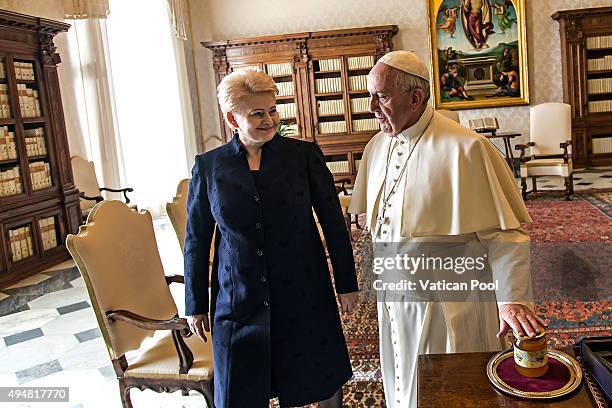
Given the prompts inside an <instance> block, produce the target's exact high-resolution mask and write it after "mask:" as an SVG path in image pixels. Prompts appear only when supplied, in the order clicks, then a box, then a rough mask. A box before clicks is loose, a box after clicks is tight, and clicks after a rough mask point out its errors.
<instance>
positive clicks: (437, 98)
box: [428, 0, 529, 109]
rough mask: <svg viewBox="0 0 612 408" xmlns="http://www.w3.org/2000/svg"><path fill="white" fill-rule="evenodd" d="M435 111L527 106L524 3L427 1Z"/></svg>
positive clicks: (518, 0)
mask: <svg viewBox="0 0 612 408" xmlns="http://www.w3.org/2000/svg"><path fill="white" fill-rule="evenodd" d="M428 1H429V38H430V52H431V79H432V81H431V91H432V92H431V94H432V99H433V104H434V107H435V108H436V109H473V108H489V107H496V106H512V105H526V104H528V103H529V85H528V80H527V40H526V39H527V33H526V27H525V0H428Z"/></svg>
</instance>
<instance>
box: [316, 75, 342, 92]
mask: <svg viewBox="0 0 612 408" xmlns="http://www.w3.org/2000/svg"><path fill="white" fill-rule="evenodd" d="M315 82H316V86H317V93H334V92H342V81H341V78H318V79H315Z"/></svg>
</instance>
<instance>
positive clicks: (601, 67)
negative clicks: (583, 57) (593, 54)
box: [587, 55, 612, 71]
mask: <svg viewBox="0 0 612 408" xmlns="http://www.w3.org/2000/svg"><path fill="white" fill-rule="evenodd" d="M587 70H588V71H605V70H612V55H606V56H604V57H602V58H590V59H587Z"/></svg>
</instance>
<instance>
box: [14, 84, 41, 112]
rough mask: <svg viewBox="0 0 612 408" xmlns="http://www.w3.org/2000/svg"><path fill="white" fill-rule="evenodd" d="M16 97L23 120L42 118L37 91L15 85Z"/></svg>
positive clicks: (22, 85) (24, 85)
mask: <svg viewBox="0 0 612 408" xmlns="http://www.w3.org/2000/svg"><path fill="white" fill-rule="evenodd" d="M17 95H18V97H19V110H20V112H21V116H23V117H24V118H32V117H38V116H42V114H41V110H40V100H39V99H38V91H37V90H35V89H32V88H29V87H28V86H27V85H26V84H17Z"/></svg>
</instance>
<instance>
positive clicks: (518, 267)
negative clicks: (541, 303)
mask: <svg viewBox="0 0 612 408" xmlns="http://www.w3.org/2000/svg"><path fill="white" fill-rule="evenodd" d="M476 236H477V238H478V240H479V241H480V243H481V244H482V245H483V246H484V247H485V248H486V253H487V258H488V260H489V265H490V266H491V271H492V274H493V281H497V282H498V283H499V285H498V290H497V291H496V293H495V295H496V297H497V303H498V305H502V304H507V303H518V304H522V305H525V306H527V307H529V308H530V309H532V310H533V289H532V286H531V272H530V271H531V248H530V247H531V245H530V238H529V235H527V233H526V232H525V231H524V230H523V229H522V228H519V229H512V230H501V229H491V230H485V231H480V232H477V233H476Z"/></svg>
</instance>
